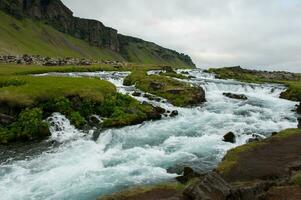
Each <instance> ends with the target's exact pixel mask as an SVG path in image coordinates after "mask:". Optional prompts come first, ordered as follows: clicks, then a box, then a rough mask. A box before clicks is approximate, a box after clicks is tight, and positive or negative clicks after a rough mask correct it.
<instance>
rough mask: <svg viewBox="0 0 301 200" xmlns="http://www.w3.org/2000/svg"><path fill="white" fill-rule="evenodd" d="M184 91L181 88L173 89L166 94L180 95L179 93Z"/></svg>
mask: <svg viewBox="0 0 301 200" xmlns="http://www.w3.org/2000/svg"><path fill="white" fill-rule="evenodd" d="M184 91H185V90H184V89H183V88H174V89H170V90H167V91H166V92H168V93H171V94H180V93H181V92H184Z"/></svg>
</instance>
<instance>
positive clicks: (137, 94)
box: [132, 91, 141, 97]
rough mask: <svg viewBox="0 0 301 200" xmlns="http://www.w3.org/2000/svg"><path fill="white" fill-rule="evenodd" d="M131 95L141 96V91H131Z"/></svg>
mask: <svg viewBox="0 0 301 200" xmlns="http://www.w3.org/2000/svg"><path fill="white" fill-rule="evenodd" d="M132 95H133V96H134V97H140V96H141V92H136V91H135V92H133V93H132Z"/></svg>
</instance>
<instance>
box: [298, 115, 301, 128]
mask: <svg viewBox="0 0 301 200" xmlns="http://www.w3.org/2000/svg"><path fill="white" fill-rule="evenodd" d="M298 128H301V116H299V117H298Z"/></svg>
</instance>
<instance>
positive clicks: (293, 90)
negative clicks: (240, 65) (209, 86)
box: [208, 68, 301, 101]
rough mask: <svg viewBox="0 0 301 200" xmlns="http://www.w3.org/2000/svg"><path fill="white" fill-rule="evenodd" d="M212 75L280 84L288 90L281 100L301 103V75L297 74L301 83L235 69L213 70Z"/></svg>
mask: <svg viewBox="0 0 301 200" xmlns="http://www.w3.org/2000/svg"><path fill="white" fill-rule="evenodd" d="M208 72H210V73H215V74H216V75H217V78H221V79H235V80H239V81H242V82H247V83H259V84H261V83H278V84H284V85H286V86H287V87H288V88H287V90H286V91H285V92H283V93H282V94H281V98H284V99H288V100H292V101H301V75H300V74H296V75H297V76H299V77H300V80H299V81H290V80H283V79H267V78H265V77H263V76H260V75H258V74H252V73H248V72H242V71H239V70H235V69H233V68H219V69H215V68H211V69H209V70H208Z"/></svg>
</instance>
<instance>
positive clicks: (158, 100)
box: [143, 94, 161, 102]
mask: <svg viewBox="0 0 301 200" xmlns="http://www.w3.org/2000/svg"><path fill="white" fill-rule="evenodd" d="M143 97H145V98H147V99H148V100H150V101H157V102H160V101H161V99H160V98H159V97H156V96H153V95H151V94H144V95H143Z"/></svg>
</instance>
